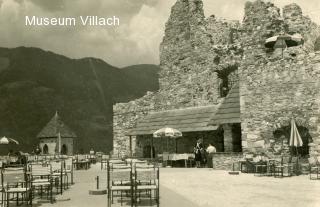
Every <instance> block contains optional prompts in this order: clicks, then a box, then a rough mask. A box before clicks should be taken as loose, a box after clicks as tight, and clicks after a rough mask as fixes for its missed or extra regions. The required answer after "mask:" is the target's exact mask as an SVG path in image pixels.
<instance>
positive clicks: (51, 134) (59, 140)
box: [37, 111, 77, 155]
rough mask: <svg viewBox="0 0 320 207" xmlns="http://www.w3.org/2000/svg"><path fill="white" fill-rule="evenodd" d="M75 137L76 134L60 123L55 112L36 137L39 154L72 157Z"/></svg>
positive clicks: (59, 118)
mask: <svg viewBox="0 0 320 207" xmlns="http://www.w3.org/2000/svg"><path fill="white" fill-rule="evenodd" d="M76 137H77V136H76V134H75V133H74V132H73V131H72V130H71V129H70V128H69V127H68V126H67V125H66V124H65V123H64V122H63V121H62V119H61V117H60V116H59V115H58V112H57V111H56V113H55V115H54V116H53V117H52V119H51V120H50V121H49V122H48V123H47V124H46V126H45V127H44V128H43V129H42V130H41V131H40V133H39V134H38V135H37V138H39V148H40V149H41V153H42V154H48V155H53V154H63V155H72V154H73V152H74V139H75V138H76Z"/></svg>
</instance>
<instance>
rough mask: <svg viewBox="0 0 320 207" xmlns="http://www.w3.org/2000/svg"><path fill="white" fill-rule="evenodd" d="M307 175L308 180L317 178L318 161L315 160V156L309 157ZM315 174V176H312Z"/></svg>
mask: <svg viewBox="0 0 320 207" xmlns="http://www.w3.org/2000/svg"><path fill="white" fill-rule="evenodd" d="M308 162H309V175H310V177H309V178H310V180H316V179H319V169H320V167H319V163H318V162H317V159H316V158H315V157H309V158H308ZM313 175H315V177H313Z"/></svg>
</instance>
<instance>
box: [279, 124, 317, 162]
mask: <svg viewBox="0 0 320 207" xmlns="http://www.w3.org/2000/svg"><path fill="white" fill-rule="evenodd" d="M297 128H298V131H299V134H300V136H301V139H302V142H303V145H302V147H298V148H296V147H290V154H291V155H297V154H299V155H301V156H306V155H309V146H308V144H309V143H311V142H312V137H311V135H310V134H309V130H308V128H306V127H303V126H298V125H297ZM290 132H291V125H288V126H284V127H281V128H279V129H277V130H276V131H274V132H273V135H274V138H275V142H276V143H281V142H283V141H285V142H286V143H289V139H290Z"/></svg>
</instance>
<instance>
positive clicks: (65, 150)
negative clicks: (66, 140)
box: [61, 144, 68, 155]
mask: <svg viewBox="0 0 320 207" xmlns="http://www.w3.org/2000/svg"><path fill="white" fill-rule="evenodd" d="M61 154H63V155H66V154H68V147H67V146H66V145H65V144H64V145H62V147H61Z"/></svg>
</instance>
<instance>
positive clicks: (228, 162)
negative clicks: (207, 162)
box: [213, 152, 243, 170]
mask: <svg viewBox="0 0 320 207" xmlns="http://www.w3.org/2000/svg"><path fill="white" fill-rule="evenodd" d="M242 157H243V154H242V153H224V152H218V153H216V154H215V155H214V156H213V166H214V169H215V170H232V164H233V163H237V162H238V161H239V160H240V159H241V158H242ZM235 168H236V170H238V166H235Z"/></svg>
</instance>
